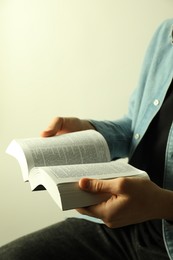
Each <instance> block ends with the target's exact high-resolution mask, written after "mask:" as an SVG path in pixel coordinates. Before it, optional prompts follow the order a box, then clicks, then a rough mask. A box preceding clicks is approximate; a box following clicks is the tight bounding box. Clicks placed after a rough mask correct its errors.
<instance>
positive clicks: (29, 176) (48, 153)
mask: <svg viewBox="0 0 173 260" xmlns="http://www.w3.org/2000/svg"><path fill="white" fill-rule="evenodd" d="M6 152H7V153H8V154H10V155H12V156H13V157H15V158H16V159H17V160H18V162H19V165H20V167H21V171H22V175H23V179H24V181H28V182H29V183H30V186H31V190H45V189H46V190H47V191H48V193H49V194H50V196H51V197H52V198H53V199H54V201H55V202H56V203H57V204H58V206H59V207H60V208H61V209H62V210H68V209H74V208H79V207H85V206H89V205H94V204H97V203H100V202H102V201H104V200H107V199H108V198H109V196H110V195H109V194H91V193H89V192H86V191H83V190H81V189H80V188H79V186H78V181H79V179H81V178H82V177H89V178H97V179H113V178H117V177H121V176H141V177H147V176H148V175H147V174H146V173H145V172H143V171H141V170H139V169H136V168H134V167H133V166H131V165H129V164H127V163H124V162H119V161H111V157H110V152H109V148H108V145H107V143H106V140H105V139H104V137H103V136H102V135H101V134H100V133H99V132H97V131H95V130H86V131H79V132H74V133H69V134H64V135H59V136H54V137H49V138H41V137H38V138H26V139H16V140H13V141H12V142H11V143H10V144H9V146H8V147H7V150H6Z"/></svg>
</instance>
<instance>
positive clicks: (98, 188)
mask: <svg viewBox="0 0 173 260" xmlns="http://www.w3.org/2000/svg"><path fill="white" fill-rule="evenodd" d="M79 187H80V188H81V189H82V190H86V191H90V192H93V193H98V192H109V193H110V192H111V183H110V181H109V180H98V179H89V178H82V179H80V181H79Z"/></svg>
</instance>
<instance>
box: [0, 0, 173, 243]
mask: <svg viewBox="0 0 173 260" xmlns="http://www.w3.org/2000/svg"><path fill="white" fill-rule="evenodd" d="M172 10H173V2H172V0H150V1H145V0H143V1H142V0H0V90H1V91H0V120H1V121H0V122H1V124H0V142H1V145H0V245H2V244H4V243H6V242H8V241H10V240H12V239H14V238H16V237H18V236H21V235H23V234H26V233H28V232H31V231H34V230H37V229H39V228H42V227H44V226H47V225H49V224H51V223H54V222H57V221H60V220H61V219H63V218H65V217H66V216H69V215H75V212H74V211H69V212H66V213H63V212H61V211H60V210H59V209H58V208H57V206H56V205H55V203H54V202H53V201H52V199H51V198H50V197H49V195H48V194H47V193H46V192H38V193H31V191H30V188H29V185H27V184H24V183H23V181H22V177H21V172H20V168H19V166H18V163H17V161H16V160H14V159H13V158H11V157H10V156H8V155H6V154H5V148H6V147H7V145H8V144H9V142H10V141H11V140H12V139H13V138H22V137H31V136H38V135H39V133H40V131H41V130H43V129H44V128H45V127H46V126H47V124H48V123H49V122H50V120H51V119H52V117H54V116H56V115H62V116H78V117H81V118H95V119H115V118H117V117H120V116H121V115H122V114H124V113H125V112H126V109H127V102H128V98H129V96H130V94H131V92H132V90H133V89H134V87H135V85H136V82H137V80H138V76H139V71H140V66H141V62H142V59H143V55H144V52H145V49H146V46H147V44H148V42H149V40H150V38H151V36H152V34H153V32H154V30H155V29H156V27H157V26H158V25H159V24H160V23H161V22H162V21H163V20H164V19H166V18H170V17H171V16H172Z"/></svg>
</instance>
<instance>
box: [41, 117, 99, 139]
mask: <svg viewBox="0 0 173 260" xmlns="http://www.w3.org/2000/svg"><path fill="white" fill-rule="evenodd" d="M88 129H94V127H93V126H92V125H91V124H90V122H89V121H87V120H82V119H79V118H76V117H55V118H53V120H52V121H51V123H50V124H49V126H48V128H47V129H46V130H44V131H43V132H41V136H42V137H49V136H54V135H59V134H65V133H70V132H76V131H82V130H88Z"/></svg>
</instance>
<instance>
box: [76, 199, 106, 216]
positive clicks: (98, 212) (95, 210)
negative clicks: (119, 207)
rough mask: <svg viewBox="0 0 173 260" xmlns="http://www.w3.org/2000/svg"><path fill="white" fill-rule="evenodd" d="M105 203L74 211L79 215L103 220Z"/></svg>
mask: <svg viewBox="0 0 173 260" xmlns="http://www.w3.org/2000/svg"><path fill="white" fill-rule="evenodd" d="M105 204H106V203H105V202H103V203H100V204H97V205H93V206H89V207H84V208H78V209H76V210H77V211H78V212H79V213H80V214H82V215H87V216H90V217H94V218H98V219H102V220H103V219H104V213H105Z"/></svg>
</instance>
